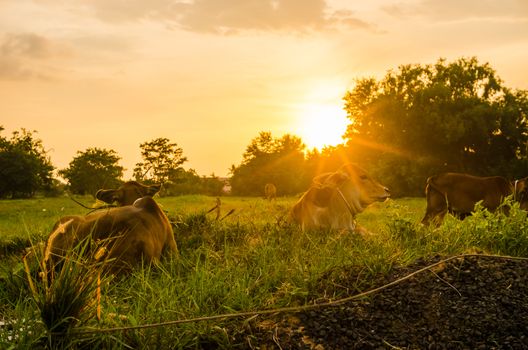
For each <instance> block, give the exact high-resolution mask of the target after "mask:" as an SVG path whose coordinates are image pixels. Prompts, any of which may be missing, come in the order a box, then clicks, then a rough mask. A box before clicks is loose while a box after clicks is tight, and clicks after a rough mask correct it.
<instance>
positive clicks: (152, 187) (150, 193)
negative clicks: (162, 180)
mask: <svg viewBox="0 0 528 350" xmlns="http://www.w3.org/2000/svg"><path fill="white" fill-rule="evenodd" d="M160 189H161V184H155V185H150V186H149V187H148V190H147V195H148V196H151V197H153V196H154V195H155V194H156V193H158V192H159V191H160Z"/></svg>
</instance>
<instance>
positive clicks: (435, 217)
mask: <svg viewBox="0 0 528 350" xmlns="http://www.w3.org/2000/svg"><path fill="white" fill-rule="evenodd" d="M512 194H513V198H514V199H515V200H517V201H518V202H519V203H520V207H521V209H525V210H528V178H524V179H521V180H517V181H515V182H514V183H510V181H508V180H506V179H505V178H504V177H502V176H490V177H479V176H472V175H468V174H461V173H443V174H440V175H436V176H431V177H430V178H428V179H427V185H426V187H425V195H426V198H427V208H426V212H425V215H424V218H423V219H422V224H424V225H427V226H428V225H430V224H434V225H435V226H439V225H440V224H441V223H442V221H443V220H444V217H445V215H446V214H447V213H448V212H449V213H451V214H453V215H454V216H455V217H458V218H460V219H464V218H465V217H467V216H468V215H471V212H472V211H473V210H474V209H475V204H477V202H480V201H482V206H483V207H484V208H486V209H487V210H489V211H495V210H497V208H499V206H500V205H501V203H502V201H503V200H504V199H505V198H506V197H508V196H509V195H512Z"/></svg>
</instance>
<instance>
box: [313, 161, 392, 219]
mask: <svg viewBox="0 0 528 350" xmlns="http://www.w3.org/2000/svg"><path fill="white" fill-rule="evenodd" d="M313 185H314V188H316V192H315V193H314V197H313V199H314V204H316V205H317V206H320V207H326V206H328V204H329V203H330V201H343V202H345V203H346V206H347V207H348V209H349V210H351V211H352V212H353V213H354V214H355V213H360V212H362V211H363V210H364V209H365V208H366V207H367V206H368V205H370V204H372V203H374V202H376V201H384V200H385V199H387V198H389V197H390V193H389V190H388V188H387V187H385V186H382V185H380V184H379V183H378V182H376V181H375V180H374V179H372V178H371V177H370V176H369V175H368V174H367V172H366V171H365V170H363V169H362V168H360V167H358V166H357V165H354V164H347V165H344V166H342V167H341V168H340V169H339V170H338V171H336V172H334V173H328V174H322V175H319V176H317V177H315V178H314V180H313Z"/></svg>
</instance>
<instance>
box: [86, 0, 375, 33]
mask: <svg viewBox="0 0 528 350" xmlns="http://www.w3.org/2000/svg"><path fill="white" fill-rule="evenodd" d="M92 6H93V9H94V13H95V15H96V16H97V17H98V18H100V19H102V20H105V21H111V22H118V21H136V20H158V21H164V22H166V23H168V24H171V25H176V26H177V27H180V28H182V29H184V30H187V31H192V32H206V33H215V34H226V33H228V34H232V33H239V32H241V31H292V32H305V31H308V30H323V29H328V28H335V27H339V26H346V27H348V28H358V29H367V30H369V29H374V28H373V27H372V25H371V24H369V23H367V22H366V21H363V20H362V19H360V18H356V17H354V15H353V13H352V12H351V11H346V10H332V9H330V8H329V7H328V6H327V4H326V1H325V0H194V1H192V2H191V1H174V0H152V1H143V0H131V1H126V2H125V1H107V0H96V1H95V2H92Z"/></svg>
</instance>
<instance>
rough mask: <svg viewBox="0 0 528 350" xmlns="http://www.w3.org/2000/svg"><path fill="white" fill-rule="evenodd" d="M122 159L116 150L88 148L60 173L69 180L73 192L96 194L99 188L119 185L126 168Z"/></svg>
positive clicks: (79, 152)
mask: <svg viewBox="0 0 528 350" xmlns="http://www.w3.org/2000/svg"><path fill="white" fill-rule="evenodd" d="M120 159H121V158H120V157H119V156H118V155H117V153H116V152H115V151H114V150H107V149H101V148H88V149H87V150H85V151H83V152H81V151H78V152H77V156H76V157H74V158H73V160H72V161H71V162H70V164H69V166H68V167H67V168H66V169H62V170H59V175H60V176H62V177H63V178H65V179H67V180H68V183H69V187H70V190H71V191H72V192H73V193H77V194H92V195H94V194H95V193H96V192H97V190H98V189H101V188H112V187H117V186H119V184H120V183H121V178H122V177H123V170H124V169H123V167H122V166H120V165H119V160H120Z"/></svg>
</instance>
